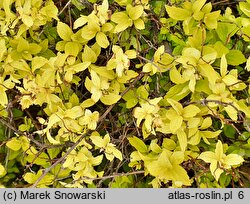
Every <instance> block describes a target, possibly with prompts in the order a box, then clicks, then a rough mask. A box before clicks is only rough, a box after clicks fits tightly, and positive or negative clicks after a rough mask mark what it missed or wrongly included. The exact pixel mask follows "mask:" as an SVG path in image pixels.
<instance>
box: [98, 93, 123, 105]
mask: <svg viewBox="0 0 250 204" xmlns="http://www.w3.org/2000/svg"><path fill="white" fill-rule="evenodd" d="M120 99H121V96H120V95H117V94H115V93H109V94H107V95H103V96H102V97H101V99H100V100H101V102H102V103H103V104H105V105H112V104H114V103H116V102H117V101H119V100H120Z"/></svg>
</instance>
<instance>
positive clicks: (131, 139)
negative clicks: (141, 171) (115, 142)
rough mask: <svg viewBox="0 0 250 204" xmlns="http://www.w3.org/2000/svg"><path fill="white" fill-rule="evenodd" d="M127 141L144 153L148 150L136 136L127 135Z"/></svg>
mask: <svg viewBox="0 0 250 204" xmlns="http://www.w3.org/2000/svg"><path fill="white" fill-rule="evenodd" d="M128 141H129V143H130V144H131V145H132V146H133V147H134V148H135V149H136V150H138V151H139V152H142V153H146V152H147V151H148V148H147V146H146V145H145V143H144V142H143V141H142V140H141V139H139V138H138V137H135V136H133V137H129V138H128Z"/></svg>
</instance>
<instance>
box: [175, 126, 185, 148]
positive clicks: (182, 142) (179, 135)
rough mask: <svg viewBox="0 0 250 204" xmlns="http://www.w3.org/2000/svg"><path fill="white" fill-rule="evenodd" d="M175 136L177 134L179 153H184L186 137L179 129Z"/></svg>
mask: <svg viewBox="0 0 250 204" xmlns="http://www.w3.org/2000/svg"><path fill="white" fill-rule="evenodd" d="M176 134H177V138H178V141H179V143H180V147H181V151H185V150H186V148H187V135H186V133H185V132H184V130H182V129H179V130H178V131H177V133H176Z"/></svg>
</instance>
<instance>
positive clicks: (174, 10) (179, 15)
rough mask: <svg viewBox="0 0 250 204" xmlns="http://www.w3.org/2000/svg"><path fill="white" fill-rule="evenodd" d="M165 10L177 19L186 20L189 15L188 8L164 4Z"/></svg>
mask: <svg viewBox="0 0 250 204" xmlns="http://www.w3.org/2000/svg"><path fill="white" fill-rule="evenodd" d="M166 11H167V13H168V15H169V16H170V17H171V18H173V19H174V20H179V21H183V20H186V19H187V18H188V17H190V16H191V12H190V11H189V10H186V9H183V8H178V7H175V6H167V5H166Z"/></svg>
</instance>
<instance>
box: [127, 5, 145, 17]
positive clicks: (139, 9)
mask: <svg viewBox="0 0 250 204" xmlns="http://www.w3.org/2000/svg"><path fill="white" fill-rule="evenodd" d="M126 9H127V12H128V15H129V17H130V18H131V19H132V20H137V19H138V18H140V17H141V15H142V13H143V6H142V5H137V6H135V7H133V6H131V5H130V4H128V5H127V7H126Z"/></svg>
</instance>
